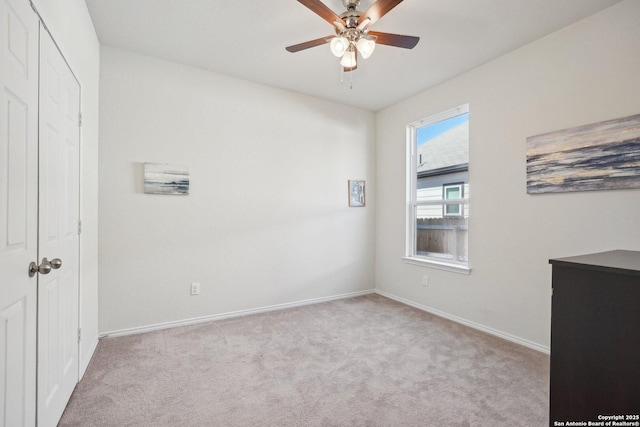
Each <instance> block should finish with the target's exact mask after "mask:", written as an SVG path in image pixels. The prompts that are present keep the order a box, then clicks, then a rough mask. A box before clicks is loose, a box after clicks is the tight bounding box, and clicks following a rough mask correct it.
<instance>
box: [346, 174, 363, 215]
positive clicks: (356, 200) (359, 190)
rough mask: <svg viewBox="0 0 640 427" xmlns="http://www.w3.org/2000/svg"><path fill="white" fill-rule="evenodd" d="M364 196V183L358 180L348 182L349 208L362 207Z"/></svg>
mask: <svg viewBox="0 0 640 427" xmlns="http://www.w3.org/2000/svg"><path fill="white" fill-rule="evenodd" d="M364 205H365V194H364V181H363V180H358V179H350V180H349V206H350V207H356V208H360V207H364Z"/></svg>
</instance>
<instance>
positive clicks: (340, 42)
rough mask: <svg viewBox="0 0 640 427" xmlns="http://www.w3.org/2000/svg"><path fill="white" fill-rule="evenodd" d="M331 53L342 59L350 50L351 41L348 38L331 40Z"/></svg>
mask: <svg viewBox="0 0 640 427" xmlns="http://www.w3.org/2000/svg"><path fill="white" fill-rule="evenodd" d="M330 47H331V53H333V54H334V55H335V56H337V57H338V58H340V57H342V56H343V55H344V54H345V52H346V51H347V50H348V49H349V39H347V38H346V37H342V36H340V37H334V38H333V39H332V40H331V44H330Z"/></svg>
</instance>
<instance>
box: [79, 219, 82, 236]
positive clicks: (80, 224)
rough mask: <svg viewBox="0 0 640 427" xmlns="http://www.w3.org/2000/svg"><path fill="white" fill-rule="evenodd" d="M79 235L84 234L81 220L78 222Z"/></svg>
mask: <svg viewBox="0 0 640 427" xmlns="http://www.w3.org/2000/svg"><path fill="white" fill-rule="evenodd" d="M78 234H79V235H80V234H82V220H81V219H79V220H78Z"/></svg>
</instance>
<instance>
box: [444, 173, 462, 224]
mask: <svg viewBox="0 0 640 427" xmlns="http://www.w3.org/2000/svg"><path fill="white" fill-rule="evenodd" d="M449 188H457V189H458V194H460V198H461V199H463V200H464V199H465V197H464V183H463V182H456V183H451V184H443V185H442V200H453V199H447V189H449ZM453 205H456V204H455V203H454V204H448V203H447V204H444V205H443V206H442V216H443V217H461V216H464V205H463V204H457V206H458V213H455V214H452V213H449V212H447V208H448V207H449V206H453Z"/></svg>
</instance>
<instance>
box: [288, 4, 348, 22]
mask: <svg viewBox="0 0 640 427" xmlns="http://www.w3.org/2000/svg"><path fill="white" fill-rule="evenodd" d="M298 1H299V2H300V3H302V4H303V5H305V6H307V7H308V8H309V9H311V11H312V12H314V13H315V14H316V15H318V16H319V17H320V18H322V19H324V20H325V21H327V22H328V23H329V24H331V25H333V26H335V24H334V21H338V22H341V23H343V24H344V21H343V20H342V18H340V16H338V15H336V14H335V12H333V11H332V10H331V9H329V8H328V7H327V6H325V5H324V3H322V2H321V1H320V0H298Z"/></svg>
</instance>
